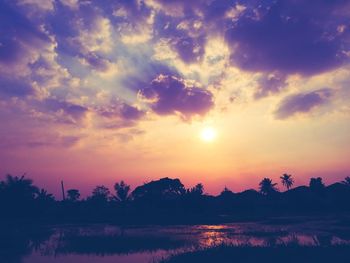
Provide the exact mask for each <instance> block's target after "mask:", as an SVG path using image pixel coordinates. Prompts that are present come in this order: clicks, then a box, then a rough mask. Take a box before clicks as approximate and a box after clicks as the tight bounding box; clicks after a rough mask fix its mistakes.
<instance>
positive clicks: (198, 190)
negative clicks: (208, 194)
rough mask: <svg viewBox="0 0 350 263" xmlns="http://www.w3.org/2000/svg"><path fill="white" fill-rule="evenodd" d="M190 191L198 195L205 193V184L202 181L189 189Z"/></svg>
mask: <svg viewBox="0 0 350 263" xmlns="http://www.w3.org/2000/svg"><path fill="white" fill-rule="evenodd" d="M189 193H190V194H192V195H197V196H200V195H203V193H204V186H203V184H201V183H199V184H196V185H195V186H194V187H192V188H191V189H190V190H189Z"/></svg>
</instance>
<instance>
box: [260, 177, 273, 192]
mask: <svg viewBox="0 0 350 263" xmlns="http://www.w3.org/2000/svg"><path fill="white" fill-rule="evenodd" d="M276 185H277V184H276V183H272V180H271V179H270V178H264V179H263V180H262V181H261V182H260V183H259V189H260V193H262V194H263V195H270V194H272V193H275V192H277V188H276Z"/></svg>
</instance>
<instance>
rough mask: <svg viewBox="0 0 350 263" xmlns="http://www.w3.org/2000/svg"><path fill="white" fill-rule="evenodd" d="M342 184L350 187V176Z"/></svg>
mask: <svg viewBox="0 0 350 263" xmlns="http://www.w3.org/2000/svg"><path fill="white" fill-rule="evenodd" d="M342 184H345V185H347V186H350V176H347V177H345V179H344V181H342Z"/></svg>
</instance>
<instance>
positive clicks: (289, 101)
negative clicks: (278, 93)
mask: <svg viewBox="0 0 350 263" xmlns="http://www.w3.org/2000/svg"><path fill="white" fill-rule="evenodd" d="M332 94H333V93H332V90H331V89H327V88H325V89H319V90H315V91H312V92H309V93H302V94H295V95H291V96H288V97H286V98H285V99H284V100H282V102H281V103H280V105H279V106H278V108H277V110H276V111H275V117H276V118H277V119H287V118H289V117H291V116H293V115H295V114H297V113H307V112H309V111H311V110H312V109H314V108H316V107H318V106H321V105H323V104H326V103H327V102H329V100H330V98H331V96H332Z"/></svg>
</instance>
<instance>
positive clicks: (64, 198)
mask: <svg viewBox="0 0 350 263" xmlns="http://www.w3.org/2000/svg"><path fill="white" fill-rule="evenodd" d="M61 189H62V200H63V201H65V200H66V194H65V193H64V185H63V181H61Z"/></svg>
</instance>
